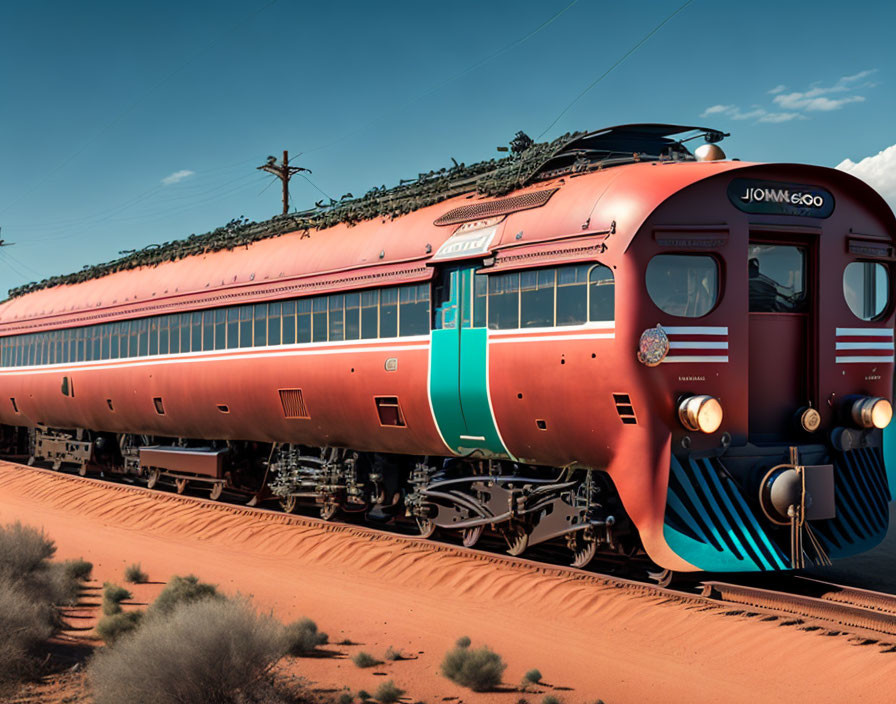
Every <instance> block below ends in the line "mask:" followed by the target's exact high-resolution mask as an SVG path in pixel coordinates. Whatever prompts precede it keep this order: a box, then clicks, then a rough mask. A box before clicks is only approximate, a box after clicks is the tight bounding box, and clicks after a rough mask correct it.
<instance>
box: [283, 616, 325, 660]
mask: <svg viewBox="0 0 896 704" xmlns="http://www.w3.org/2000/svg"><path fill="white" fill-rule="evenodd" d="M328 641H329V637H328V636H327V634H326V633H322V632H321V631H318V630H317V624H316V623H315V622H314V621H312V620H311V619H310V618H303V619H300V620H298V621H293V622H292V623H290V624H288V625H287V626H286V642H287V644H288V650H289V654H290V655H294V656H296V657H298V656H300V655H307V654H309V653H313V652H314V650H315V649H316V648H317V646H319V645H326V644H327V642H328Z"/></svg>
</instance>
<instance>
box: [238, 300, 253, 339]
mask: <svg viewBox="0 0 896 704" xmlns="http://www.w3.org/2000/svg"><path fill="white" fill-rule="evenodd" d="M251 346H252V306H240V347H251Z"/></svg>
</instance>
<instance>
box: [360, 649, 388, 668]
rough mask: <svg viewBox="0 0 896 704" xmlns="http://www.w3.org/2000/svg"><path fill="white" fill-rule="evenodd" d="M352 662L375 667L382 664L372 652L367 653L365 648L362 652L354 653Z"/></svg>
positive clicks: (361, 665)
mask: <svg viewBox="0 0 896 704" xmlns="http://www.w3.org/2000/svg"><path fill="white" fill-rule="evenodd" d="M352 662H353V663H355V665H357V666H358V667H361V668H364V667H374V666H376V665H382V664H383V663H382V661H381V660H377V659H376V658H375V657H373V655H371V654H370V653H365V652H364V651H363V650H362V651H361V652H360V653H355V654H354V655H352Z"/></svg>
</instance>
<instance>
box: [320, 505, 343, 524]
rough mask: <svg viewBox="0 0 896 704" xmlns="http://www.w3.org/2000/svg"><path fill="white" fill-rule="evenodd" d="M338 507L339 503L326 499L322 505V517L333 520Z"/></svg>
mask: <svg viewBox="0 0 896 704" xmlns="http://www.w3.org/2000/svg"><path fill="white" fill-rule="evenodd" d="M338 509H339V505H338V504H337V503H336V502H335V501H326V502H324V503H323V504H321V506H320V517H321V518H323V519H324V520H325V521H332V520H333V516H335V515H336V511H337V510H338Z"/></svg>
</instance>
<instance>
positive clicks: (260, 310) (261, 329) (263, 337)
mask: <svg viewBox="0 0 896 704" xmlns="http://www.w3.org/2000/svg"><path fill="white" fill-rule="evenodd" d="M254 330H255V334H254V336H253V338H252V346H253V347H264V346H265V345H267V344H268V304H267V303H259V304H257V305H256V306H255V327H254Z"/></svg>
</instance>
